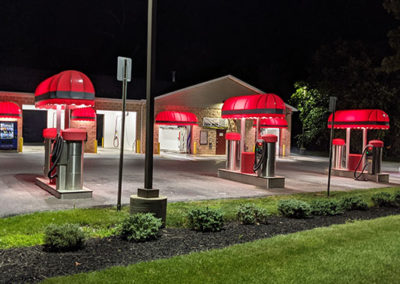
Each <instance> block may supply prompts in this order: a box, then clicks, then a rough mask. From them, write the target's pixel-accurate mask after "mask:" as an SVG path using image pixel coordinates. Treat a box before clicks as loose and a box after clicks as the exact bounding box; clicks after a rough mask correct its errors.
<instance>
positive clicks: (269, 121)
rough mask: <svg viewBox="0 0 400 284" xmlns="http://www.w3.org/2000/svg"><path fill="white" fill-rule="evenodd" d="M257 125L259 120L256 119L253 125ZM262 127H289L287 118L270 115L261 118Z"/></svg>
mask: <svg viewBox="0 0 400 284" xmlns="http://www.w3.org/2000/svg"><path fill="white" fill-rule="evenodd" d="M256 126H257V121H256V120H254V122H253V127H256ZM260 128H288V124H287V121H286V119H284V118H281V117H269V118H262V119H260Z"/></svg>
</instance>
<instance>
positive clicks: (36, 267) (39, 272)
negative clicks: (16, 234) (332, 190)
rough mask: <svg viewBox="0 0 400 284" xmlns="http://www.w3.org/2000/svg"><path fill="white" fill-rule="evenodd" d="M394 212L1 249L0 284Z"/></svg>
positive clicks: (32, 280) (394, 210) (381, 210)
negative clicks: (79, 245)
mask: <svg viewBox="0 0 400 284" xmlns="http://www.w3.org/2000/svg"><path fill="white" fill-rule="evenodd" d="M394 214H400V209H399V208H371V209H370V210H368V211H349V212H346V213H345V214H344V215H340V216H333V217H314V218H310V219H288V218H283V217H278V216H274V217H270V218H269V224H268V225H258V226H244V225H241V224H238V223H236V222H232V223H228V224H226V225H225V228H224V230H223V231H221V232H217V233H199V232H194V231H190V230H188V229H173V228H167V229H163V230H162V236H161V238H160V239H158V240H155V241H151V242H144V243H129V242H127V241H122V240H120V239H118V238H116V237H109V238H104V239H90V240H88V242H87V245H86V247H85V248H84V249H83V250H80V251H75V252H64V253H54V252H46V251H44V250H43V246H35V247H28V248H16V249H7V250H0V283H22V282H24V283H25V282H29V283H36V282H39V281H41V280H43V279H45V278H48V277H54V276H59V275H71V274H75V273H80V272H88V271H93V270H99V269H104V268H107V267H111V266H115V265H128V264H132V263H136V262H140V261H149V260H154V259H160V258H169V257H172V256H176V255H182V254H188V253H190V252H194V251H202V250H208V249H216V248H223V247H226V246H230V245H234V244H238V243H245V242H250V241H254V240H257V239H263V238H270V237H272V236H275V235H278V234H290V233H294V232H299V231H304V230H309V229H313V228H316V227H324V226H330V225H332V224H343V223H345V222H346V221H348V220H366V219H374V218H378V217H383V216H388V215H394Z"/></svg>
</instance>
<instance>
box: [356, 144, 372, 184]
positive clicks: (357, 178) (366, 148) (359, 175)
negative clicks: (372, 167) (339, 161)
mask: <svg viewBox="0 0 400 284" xmlns="http://www.w3.org/2000/svg"><path fill="white" fill-rule="evenodd" d="M369 147H374V146H372V145H370V144H368V145H367V146H365V148H364V150H363V152H362V154H361V158H360V160H359V161H358V163H357V166H356V168H355V169H354V179H355V180H359V178H360V177H361V176H362V175H363V173H364V171H365V169H366V168H367V166H368V163H365V165H364V167H363V169H362V170H361V172H360V174H358V175H357V169H358V167H359V166H360V164H361V161H362V160H363V157H364V155H365V154H366V152H367V150H368V148H369Z"/></svg>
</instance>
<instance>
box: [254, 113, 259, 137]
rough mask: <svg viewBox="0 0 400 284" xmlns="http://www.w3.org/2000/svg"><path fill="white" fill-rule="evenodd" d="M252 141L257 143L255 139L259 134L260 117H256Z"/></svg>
mask: <svg viewBox="0 0 400 284" xmlns="http://www.w3.org/2000/svg"><path fill="white" fill-rule="evenodd" d="M255 136H256V137H255V139H254V143H257V139H258V137H259V136H260V118H259V117H257V118H256V135H255Z"/></svg>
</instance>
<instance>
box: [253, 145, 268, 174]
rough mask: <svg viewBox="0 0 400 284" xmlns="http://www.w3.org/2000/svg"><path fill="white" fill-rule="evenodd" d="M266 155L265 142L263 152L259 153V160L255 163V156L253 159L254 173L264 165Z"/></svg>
mask: <svg viewBox="0 0 400 284" xmlns="http://www.w3.org/2000/svg"><path fill="white" fill-rule="evenodd" d="M266 153H267V145H266V143H265V142H263V150H262V152H261V159H259V160H258V162H257V159H256V156H257V155H255V157H254V165H253V171H254V172H256V171H257V170H258V169H259V168H260V167H261V165H262V164H263V163H264V161H265V159H266V158H267V155H266ZM256 154H257V153H256Z"/></svg>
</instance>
